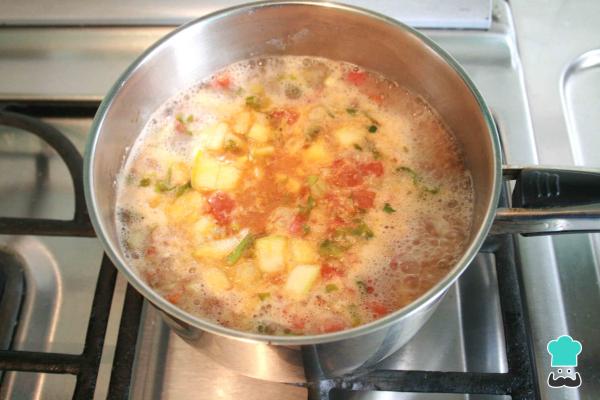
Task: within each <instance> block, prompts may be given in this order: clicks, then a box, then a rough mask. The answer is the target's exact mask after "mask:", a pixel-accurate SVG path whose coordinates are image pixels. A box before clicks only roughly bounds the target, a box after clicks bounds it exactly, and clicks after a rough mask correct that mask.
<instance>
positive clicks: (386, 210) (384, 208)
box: [383, 203, 396, 214]
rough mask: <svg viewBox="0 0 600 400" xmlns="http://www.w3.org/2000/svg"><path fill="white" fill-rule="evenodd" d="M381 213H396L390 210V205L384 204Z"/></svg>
mask: <svg viewBox="0 0 600 400" xmlns="http://www.w3.org/2000/svg"><path fill="white" fill-rule="evenodd" d="M383 211H384V212H386V213H388V214H391V213H395V212H396V210H394V209H393V208H392V206H391V205H390V203H385V205H384V206H383Z"/></svg>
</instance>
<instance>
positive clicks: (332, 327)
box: [321, 319, 346, 333]
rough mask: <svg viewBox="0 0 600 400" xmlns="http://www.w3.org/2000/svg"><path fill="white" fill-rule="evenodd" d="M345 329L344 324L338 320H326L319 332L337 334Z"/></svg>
mask: <svg viewBox="0 0 600 400" xmlns="http://www.w3.org/2000/svg"><path fill="white" fill-rule="evenodd" d="M345 328H346V324H345V323H344V322H343V321H340V320H333V319H332V320H328V321H325V323H324V324H323V326H322V327H321V331H322V332H325V333H330V332H337V331H341V330H343V329H345Z"/></svg>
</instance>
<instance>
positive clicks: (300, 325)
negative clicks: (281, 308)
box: [290, 314, 306, 329]
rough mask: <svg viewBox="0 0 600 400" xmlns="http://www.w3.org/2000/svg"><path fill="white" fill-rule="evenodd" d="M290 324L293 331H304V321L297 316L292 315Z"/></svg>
mask: <svg viewBox="0 0 600 400" xmlns="http://www.w3.org/2000/svg"><path fill="white" fill-rule="evenodd" d="M290 322H291V323H292V328H294V329H304V325H306V320H305V319H304V318H302V317H301V316H299V315H296V314H295V315H292V317H291V319H290Z"/></svg>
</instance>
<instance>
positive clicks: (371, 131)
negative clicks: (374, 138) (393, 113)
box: [369, 125, 377, 133]
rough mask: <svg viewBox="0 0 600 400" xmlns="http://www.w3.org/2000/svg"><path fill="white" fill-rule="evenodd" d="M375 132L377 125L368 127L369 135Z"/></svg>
mask: <svg viewBox="0 0 600 400" xmlns="http://www.w3.org/2000/svg"><path fill="white" fill-rule="evenodd" d="M375 132H377V125H371V126H369V133H375Z"/></svg>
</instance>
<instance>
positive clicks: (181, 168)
mask: <svg viewBox="0 0 600 400" xmlns="http://www.w3.org/2000/svg"><path fill="white" fill-rule="evenodd" d="M189 180H190V167H189V166H188V165H187V164H186V163H183V162H177V163H175V164H173V165H171V184H173V185H176V186H180V185H185V184H186V183H188V181H189Z"/></svg>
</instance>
